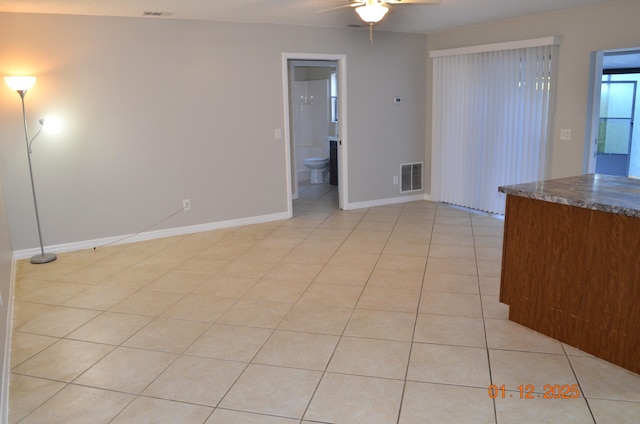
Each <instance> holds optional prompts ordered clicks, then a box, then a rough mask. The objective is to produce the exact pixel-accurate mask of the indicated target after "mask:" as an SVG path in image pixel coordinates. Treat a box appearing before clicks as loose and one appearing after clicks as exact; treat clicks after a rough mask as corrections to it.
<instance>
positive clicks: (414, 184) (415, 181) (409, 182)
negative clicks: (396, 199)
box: [400, 162, 424, 193]
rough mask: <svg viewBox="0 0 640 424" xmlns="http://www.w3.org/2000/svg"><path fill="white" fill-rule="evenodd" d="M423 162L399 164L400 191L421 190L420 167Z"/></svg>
mask: <svg viewBox="0 0 640 424" xmlns="http://www.w3.org/2000/svg"><path fill="white" fill-rule="evenodd" d="M423 168H424V162H417V163H403V164H402V165H400V192H401V193H406V192H408V191H418V190H422V169H423Z"/></svg>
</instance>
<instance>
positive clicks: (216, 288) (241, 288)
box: [193, 275, 258, 299]
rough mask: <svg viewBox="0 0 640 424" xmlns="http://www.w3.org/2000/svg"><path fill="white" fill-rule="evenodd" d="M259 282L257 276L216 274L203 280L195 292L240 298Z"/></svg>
mask: <svg viewBox="0 0 640 424" xmlns="http://www.w3.org/2000/svg"><path fill="white" fill-rule="evenodd" d="M257 282H258V279H257V278H245V277H231V276H225V275H214V276H213V277H211V278H209V279H208V280H206V281H205V282H203V283H202V284H201V285H200V286H199V287H198V288H197V289H195V290H194V291H193V294H204V295H210V296H220V297H231V298H234V299H240V298H241V297H242V296H244V294H245V293H246V292H248V291H249V289H251V287H253V286H254V285H255V284H256V283H257Z"/></svg>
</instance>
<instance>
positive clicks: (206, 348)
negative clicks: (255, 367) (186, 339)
mask: <svg viewBox="0 0 640 424" xmlns="http://www.w3.org/2000/svg"><path fill="white" fill-rule="evenodd" d="M272 332H273V331H272V330H270V329H264V328H253V327H242V326H235V325H222V324H214V325H213V326H212V327H211V328H209V329H208V330H207V331H206V332H205V333H204V334H203V335H202V336H200V338H198V340H196V341H195V342H194V343H193V344H192V345H191V346H190V347H189V349H187V351H186V352H185V353H186V354H187V355H197V356H206V357H209V358H218V359H229V360H232V361H243V362H249V361H251V359H252V358H253V357H254V356H255V354H256V353H257V352H258V351H259V350H260V348H261V347H262V346H263V345H264V343H265V342H266V341H267V339H268V338H269V336H270V335H271V333H272Z"/></svg>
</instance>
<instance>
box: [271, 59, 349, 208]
mask: <svg viewBox="0 0 640 424" xmlns="http://www.w3.org/2000/svg"><path fill="white" fill-rule="evenodd" d="M305 60H318V61H332V62H336V63H337V79H338V135H339V139H338V175H339V178H338V208H339V209H344V206H345V205H347V204H348V199H349V194H348V187H349V184H348V181H349V171H348V163H349V161H348V149H347V145H348V144H347V55H345V54H320V53H286V52H285V53H282V88H283V104H284V131H283V136H284V143H285V163H286V174H287V177H286V182H287V204H288V210H287V213H288V215H289V217H292V216H293V189H294V187H293V175H292V173H293V170H292V164H293V148H292V145H291V143H292V142H293V138H292V136H291V107H290V101H289V99H290V97H289V96H290V82H289V73H290V71H289V61H305Z"/></svg>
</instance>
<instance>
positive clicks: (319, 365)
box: [252, 330, 339, 371]
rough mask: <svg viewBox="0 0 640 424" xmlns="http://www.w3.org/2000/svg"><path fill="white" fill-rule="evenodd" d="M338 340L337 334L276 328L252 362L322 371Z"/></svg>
mask: <svg viewBox="0 0 640 424" xmlns="http://www.w3.org/2000/svg"><path fill="white" fill-rule="evenodd" d="M338 340H339V337H338V336H331V335H326V334H311V333H300V332H296V331H282V330H277V331H276V332H274V333H273V335H272V336H271V337H270V338H269V340H268V341H267V342H266V343H265V344H264V346H263V347H262V349H261V350H260V352H258V354H257V355H256V357H255V358H254V359H253V361H252V362H253V363H256V364H264V365H276V366H282V367H290V368H302V369H307V370H316V371H324V369H325V368H326V366H327V364H328V363H329V359H331V355H332V354H333V352H334V350H335V348H336V345H337V343H338Z"/></svg>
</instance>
